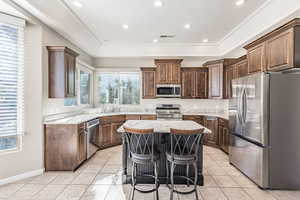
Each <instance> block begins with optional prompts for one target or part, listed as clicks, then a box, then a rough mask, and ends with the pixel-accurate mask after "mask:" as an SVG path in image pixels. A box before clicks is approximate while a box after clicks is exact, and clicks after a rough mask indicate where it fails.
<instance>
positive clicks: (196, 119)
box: [183, 115, 205, 126]
mask: <svg viewBox="0 0 300 200" xmlns="http://www.w3.org/2000/svg"><path fill="white" fill-rule="evenodd" d="M204 118H205V117H204V116H202V115H183V120H192V121H194V122H197V123H198V124H200V125H202V126H204V125H205V120H204Z"/></svg>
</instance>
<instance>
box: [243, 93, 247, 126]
mask: <svg viewBox="0 0 300 200" xmlns="http://www.w3.org/2000/svg"><path fill="white" fill-rule="evenodd" d="M242 99H243V123H244V124H245V123H246V117H247V94H246V89H243V93H242Z"/></svg>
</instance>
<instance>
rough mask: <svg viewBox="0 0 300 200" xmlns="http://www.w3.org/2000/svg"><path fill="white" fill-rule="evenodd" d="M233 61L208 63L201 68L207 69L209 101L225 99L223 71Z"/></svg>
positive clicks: (224, 76)
mask: <svg viewBox="0 0 300 200" xmlns="http://www.w3.org/2000/svg"><path fill="white" fill-rule="evenodd" d="M234 61H235V59H222V60H214V61H208V62H206V63H204V64H203V66H205V67H208V80H209V84H208V88H209V90H208V97H209V98H210V99H223V98H226V90H227V88H226V86H227V84H226V82H227V81H226V75H225V74H226V72H225V69H226V67H228V66H229V65H231V64H232V63H233V62H234Z"/></svg>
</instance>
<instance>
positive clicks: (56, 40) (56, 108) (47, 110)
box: [42, 27, 93, 115]
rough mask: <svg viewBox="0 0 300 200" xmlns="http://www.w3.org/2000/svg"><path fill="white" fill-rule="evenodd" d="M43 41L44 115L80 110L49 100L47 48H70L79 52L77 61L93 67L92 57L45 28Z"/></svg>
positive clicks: (56, 100)
mask: <svg viewBox="0 0 300 200" xmlns="http://www.w3.org/2000/svg"><path fill="white" fill-rule="evenodd" d="M42 34H43V41H42V50H43V99H44V102H43V108H44V109H43V114H44V115H51V114H58V113H64V112H71V111H76V110H80V109H81V107H79V106H74V107H73V106H72V107H65V106H64V99H56V98H55V99H50V98H48V51H47V49H46V46H51V45H52V46H55V45H62V46H68V47H69V48H71V49H73V50H75V51H77V52H78V53H79V54H80V55H79V57H77V59H79V60H81V61H83V62H85V63H87V64H89V65H91V64H92V61H93V60H92V57H90V56H89V55H87V54H86V53H85V52H83V51H82V50H80V49H79V48H77V47H76V46H74V45H73V44H71V43H70V42H69V41H67V40H66V39H65V38H63V37H62V36H60V35H58V34H57V33H56V32H54V31H52V30H51V29H49V28H47V27H44V28H43V32H42Z"/></svg>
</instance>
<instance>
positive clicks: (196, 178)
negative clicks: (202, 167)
mask: <svg viewBox="0 0 300 200" xmlns="http://www.w3.org/2000/svg"><path fill="white" fill-rule="evenodd" d="M193 165H194V169H195V180H194V189H195V195H196V200H198V199H199V198H198V192H197V183H198V165H197V163H196V162H194V163H193Z"/></svg>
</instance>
